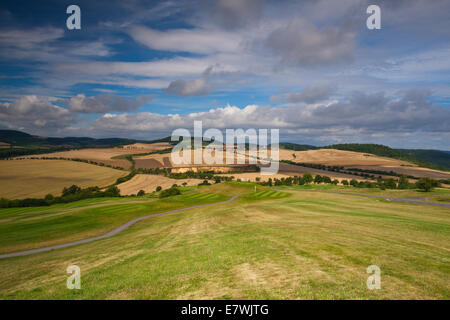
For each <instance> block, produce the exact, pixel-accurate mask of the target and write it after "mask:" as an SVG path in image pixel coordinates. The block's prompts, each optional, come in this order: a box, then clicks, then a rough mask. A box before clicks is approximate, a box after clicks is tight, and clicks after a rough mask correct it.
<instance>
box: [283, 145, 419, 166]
mask: <svg viewBox="0 0 450 320" xmlns="http://www.w3.org/2000/svg"><path fill="white" fill-rule="evenodd" d="M294 154H295V157H294ZM280 160H291V161H295V162H303V163H316V164H323V165H327V166H352V167H354V166H363V165H366V166H368V165H370V166H401V165H409V166H415V165H414V164H411V163H409V162H406V161H401V160H397V159H392V158H385V157H379V156H375V155H372V154H368V153H361V152H353V151H344V150H336V149H319V150H307V151H293V150H287V149H280Z"/></svg>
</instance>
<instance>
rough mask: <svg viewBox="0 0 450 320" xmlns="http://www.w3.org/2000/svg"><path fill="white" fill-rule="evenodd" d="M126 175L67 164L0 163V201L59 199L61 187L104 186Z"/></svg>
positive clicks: (86, 165) (24, 161) (100, 168)
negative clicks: (51, 196) (50, 196)
mask: <svg viewBox="0 0 450 320" xmlns="http://www.w3.org/2000/svg"><path fill="white" fill-rule="evenodd" d="M126 174H127V172H125V171H120V170H115V169H111V168H107V167H100V166H95V165H91V164H87V163H82V162H75V161H67V160H2V161H0V181H2V183H1V184H0V197H2V198H6V199H23V198H39V197H44V196H45V195H47V194H49V193H51V194H53V195H54V196H56V195H60V194H61V191H62V189H63V188H64V187H68V186H71V185H72V184H76V185H78V186H80V187H83V188H85V187H92V186H99V187H102V186H107V185H110V184H112V183H114V182H115V181H116V180H117V178H119V177H122V176H124V175H126Z"/></svg>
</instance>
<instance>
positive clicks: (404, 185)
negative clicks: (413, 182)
mask: <svg viewBox="0 0 450 320" xmlns="http://www.w3.org/2000/svg"><path fill="white" fill-rule="evenodd" d="M397 188H399V189H408V188H409V180H408V178H407V177H406V176H405V175H404V174H402V175H401V176H400V179H399V180H398V187H397Z"/></svg>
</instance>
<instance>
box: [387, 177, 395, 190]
mask: <svg viewBox="0 0 450 320" xmlns="http://www.w3.org/2000/svg"><path fill="white" fill-rule="evenodd" d="M384 185H385V186H386V189H395V188H397V183H395V180H394V178H389V179H387V180H385V181H384Z"/></svg>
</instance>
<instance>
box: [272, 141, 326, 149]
mask: <svg viewBox="0 0 450 320" xmlns="http://www.w3.org/2000/svg"><path fill="white" fill-rule="evenodd" d="M279 145H280V148H284V149H288V150H294V151H306V150H315V149H319V148H318V147H315V146H311V145H308V144H297V143H291V142H281V143H280V144H279Z"/></svg>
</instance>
